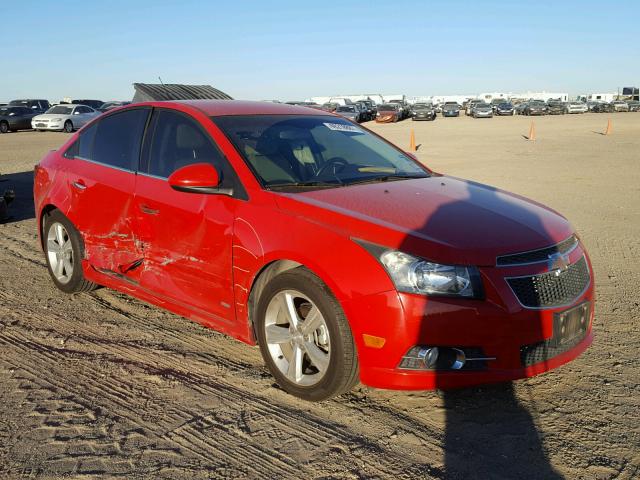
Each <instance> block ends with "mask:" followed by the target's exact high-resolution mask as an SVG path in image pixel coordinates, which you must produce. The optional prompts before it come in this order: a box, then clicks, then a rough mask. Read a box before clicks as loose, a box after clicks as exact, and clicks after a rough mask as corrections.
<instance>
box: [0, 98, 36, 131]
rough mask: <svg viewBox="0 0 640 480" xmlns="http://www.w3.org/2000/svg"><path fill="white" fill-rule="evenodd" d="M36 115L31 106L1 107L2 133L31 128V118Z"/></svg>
mask: <svg viewBox="0 0 640 480" xmlns="http://www.w3.org/2000/svg"><path fill="white" fill-rule="evenodd" d="M36 115H38V114H37V113H35V112H34V111H33V110H32V109H30V108H29V107H14V106H10V105H8V106H6V107H0V133H8V132H11V131H16V130H31V119H32V118H33V117H35V116H36Z"/></svg>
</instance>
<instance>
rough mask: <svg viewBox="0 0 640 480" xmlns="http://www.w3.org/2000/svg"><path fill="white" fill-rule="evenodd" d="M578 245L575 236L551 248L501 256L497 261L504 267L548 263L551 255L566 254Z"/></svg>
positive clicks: (497, 263) (498, 264)
mask: <svg viewBox="0 0 640 480" xmlns="http://www.w3.org/2000/svg"><path fill="white" fill-rule="evenodd" d="M576 245H578V239H577V238H576V236H575V235H571V236H570V237H569V238H567V239H566V240H563V241H562V242H560V243H558V244H556V245H552V246H550V247H545V248H540V249H538V250H530V251H528V252H521V253H512V254H509V255H501V256H499V257H498V258H497V259H496V265H497V266H499V267H504V266H507V265H523V264H527V263H537V262H546V261H547V260H549V255H553V254H554V253H562V254H566V253H568V252H570V251H571V250H573V249H574V248H575V247H576Z"/></svg>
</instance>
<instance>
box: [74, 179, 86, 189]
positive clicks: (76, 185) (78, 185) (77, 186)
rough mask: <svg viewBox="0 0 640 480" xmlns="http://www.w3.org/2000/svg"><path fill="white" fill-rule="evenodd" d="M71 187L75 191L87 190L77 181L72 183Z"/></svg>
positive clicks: (82, 183)
mask: <svg viewBox="0 0 640 480" xmlns="http://www.w3.org/2000/svg"><path fill="white" fill-rule="evenodd" d="M71 185H72V186H73V187H74V188H75V189H76V190H80V191H83V190H85V189H86V188H87V186H86V185H85V184H84V182H83V181H82V180H78V181H77V182H72V183H71Z"/></svg>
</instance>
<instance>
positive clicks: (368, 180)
mask: <svg viewBox="0 0 640 480" xmlns="http://www.w3.org/2000/svg"><path fill="white" fill-rule="evenodd" d="M428 177H429V175H410V174H401V173H394V174H391V175H381V176H378V177H366V178H361V179H358V180H354V181H353V182H348V183H346V185H355V184H358V183H378V182H389V181H393V180H411V179H414V178H428Z"/></svg>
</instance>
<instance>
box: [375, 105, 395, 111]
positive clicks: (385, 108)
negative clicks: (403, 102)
mask: <svg viewBox="0 0 640 480" xmlns="http://www.w3.org/2000/svg"><path fill="white" fill-rule="evenodd" d="M378 111H380V112H395V111H396V106H395V105H389V104H386V105H380V106H379V107H378Z"/></svg>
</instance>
